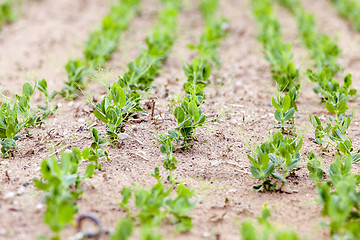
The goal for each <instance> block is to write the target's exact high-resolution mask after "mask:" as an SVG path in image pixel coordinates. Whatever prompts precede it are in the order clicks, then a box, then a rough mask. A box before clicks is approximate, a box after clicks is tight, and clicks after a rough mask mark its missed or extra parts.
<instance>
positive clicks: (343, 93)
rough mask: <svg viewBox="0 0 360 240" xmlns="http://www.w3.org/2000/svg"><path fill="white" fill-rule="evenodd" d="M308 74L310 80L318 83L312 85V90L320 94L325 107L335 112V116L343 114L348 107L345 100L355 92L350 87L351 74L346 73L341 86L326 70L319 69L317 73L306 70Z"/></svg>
mask: <svg viewBox="0 0 360 240" xmlns="http://www.w3.org/2000/svg"><path fill="white" fill-rule="evenodd" d="M308 76H309V79H310V80H311V81H313V82H317V83H318V85H317V86H315V87H314V91H315V93H320V94H321V95H322V101H323V102H325V104H326V109H327V110H328V111H329V112H330V113H335V116H336V117H335V118H337V116H338V115H340V114H345V111H346V110H347V109H348V107H347V101H348V100H349V98H350V97H353V96H355V95H356V93H357V91H356V89H353V88H351V85H352V79H351V78H352V76H351V74H348V75H346V77H345V78H344V81H343V82H344V84H343V86H340V84H339V82H338V81H337V80H336V79H334V78H333V77H332V76H331V74H330V72H328V71H326V70H323V71H321V72H320V73H319V74H316V73H314V72H313V71H311V70H308Z"/></svg>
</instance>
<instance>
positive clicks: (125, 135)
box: [118, 133, 130, 140]
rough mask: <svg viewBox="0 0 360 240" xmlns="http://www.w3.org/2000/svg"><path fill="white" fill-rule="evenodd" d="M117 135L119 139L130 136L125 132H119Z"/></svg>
mask: <svg viewBox="0 0 360 240" xmlns="http://www.w3.org/2000/svg"><path fill="white" fill-rule="evenodd" d="M118 137H119V139H120V140H125V139H128V138H130V136H129V135H127V134H126V133H120V134H119V135H118Z"/></svg>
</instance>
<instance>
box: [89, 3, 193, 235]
mask: <svg viewBox="0 0 360 240" xmlns="http://www.w3.org/2000/svg"><path fill="white" fill-rule="evenodd" d="M161 2H162V4H163V6H164V9H163V10H162V11H161V12H160V13H159V15H158V22H157V24H156V25H155V26H154V28H153V31H152V33H150V35H149V36H148V37H147V38H146V48H145V49H144V50H143V52H142V53H141V54H140V55H139V56H138V57H137V58H136V59H135V60H134V61H132V62H130V63H129V64H128V68H129V69H128V71H127V72H126V73H125V74H124V75H123V76H120V77H119V79H118V81H117V82H115V83H113V84H112V85H111V86H109V92H110V93H109V95H108V96H107V97H105V98H104V100H103V101H102V102H101V104H99V105H98V106H96V109H95V112H94V114H95V116H96V118H98V119H99V120H101V121H103V122H104V123H107V133H108V135H109V137H110V139H111V141H114V140H115V141H116V139H117V133H118V132H119V131H122V130H123V123H124V121H126V120H127V119H128V118H129V117H130V116H131V115H132V114H133V113H135V112H138V111H141V110H142V109H141V107H140V100H141V96H142V95H143V92H144V91H146V90H148V89H149V88H151V84H152V82H153V81H154V78H155V77H156V76H157V75H158V74H159V71H160V70H161V67H162V65H163V63H164V61H165V60H166V59H167V56H168V54H169V52H170V50H171V47H172V46H173V43H174V41H175V40H176V35H175V34H174V30H175V29H177V22H178V14H179V12H180V9H181V5H182V1H181V0H161ZM151 176H152V177H154V178H155V179H156V184H155V185H154V186H153V187H152V188H151V189H150V190H147V189H145V188H140V187H138V188H136V189H134V190H133V189H131V188H127V187H125V188H123V189H122V191H121V194H122V197H123V199H122V201H121V202H120V203H119V206H120V207H121V208H122V209H124V210H125V211H126V212H127V216H126V217H125V218H122V219H120V221H119V222H118V224H117V227H116V229H115V230H114V232H113V233H112V234H111V239H113V240H120V239H121V240H126V239H130V238H131V236H133V235H139V236H140V239H162V236H161V233H160V225H161V224H162V223H164V221H166V220H168V221H170V222H171V223H172V224H173V225H175V226H176V229H177V230H178V231H180V232H185V231H188V230H189V229H190V228H191V227H192V219H191V217H189V216H188V215H187V214H188V212H190V211H191V210H192V209H193V208H194V206H195V204H196V203H195V202H192V201H191V200H190V198H191V197H192V196H193V194H194V192H193V191H191V190H190V189H188V188H187V187H186V186H185V185H184V184H182V183H175V182H173V183H172V184H171V185H170V186H169V187H166V186H165V184H164V183H163V182H162V181H161V176H160V171H159V168H157V167H156V168H155V169H154V172H153V173H152V174H151ZM175 186H176V192H174V189H175ZM132 201H134V203H135V208H136V210H133V209H131V207H130V206H131V202H132ZM135 232H137V233H135Z"/></svg>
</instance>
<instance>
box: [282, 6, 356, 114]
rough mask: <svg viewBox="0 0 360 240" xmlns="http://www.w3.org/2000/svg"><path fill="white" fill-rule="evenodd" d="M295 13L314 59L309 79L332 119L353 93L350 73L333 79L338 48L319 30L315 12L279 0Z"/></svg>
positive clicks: (341, 112)
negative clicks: (341, 79)
mask: <svg viewBox="0 0 360 240" xmlns="http://www.w3.org/2000/svg"><path fill="white" fill-rule="evenodd" d="M278 1H279V2H280V3H281V4H282V5H283V6H285V7H286V8H287V9H288V10H289V11H291V13H292V14H293V15H294V16H295V18H296V20H297V24H298V29H299V32H300V35H301V38H302V42H303V43H304V45H305V46H306V48H307V49H308V51H309V53H310V57H311V58H312V59H313V60H314V61H315V62H316V69H317V70H316V71H312V70H310V69H308V70H307V74H308V77H309V79H310V80H311V81H312V82H316V83H317V85H316V86H315V87H314V91H315V93H318V94H321V100H322V102H323V103H324V104H325V106H326V109H327V110H328V111H329V112H330V113H334V114H335V116H336V117H335V121H337V117H338V116H339V115H341V114H345V111H346V110H347V109H348V106H347V102H348V100H349V98H350V97H353V96H354V95H355V94H356V92H357V91H356V90H355V89H353V88H351V85H352V79H351V74H347V75H346V76H345V77H344V79H343V84H342V85H340V83H339V81H337V80H336V79H335V74H336V73H338V72H340V71H341V69H342V68H341V66H340V65H339V64H338V57H339V56H340V54H341V49H340V48H339V47H338V46H337V44H336V42H335V41H334V40H332V39H331V38H330V37H329V36H328V35H326V34H321V33H319V31H318V29H317V27H316V22H315V20H314V15H312V14H310V13H308V12H306V10H305V9H304V7H303V6H302V5H301V2H300V1H298V0H278Z"/></svg>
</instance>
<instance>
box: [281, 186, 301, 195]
mask: <svg viewBox="0 0 360 240" xmlns="http://www.w3.org/2000/svg"><path fill="white" fill-rule="evenodd" d="M281 191H282V192H284V193H288V194H292V193H298V192H299V191H298V190H296V189H295V190H294V189H291V188H290V186H289V185H284V186H283V187H282V188H281Z"/></svg>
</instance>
